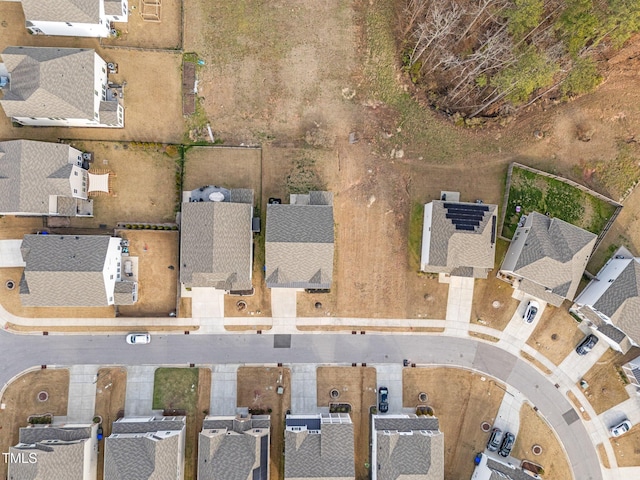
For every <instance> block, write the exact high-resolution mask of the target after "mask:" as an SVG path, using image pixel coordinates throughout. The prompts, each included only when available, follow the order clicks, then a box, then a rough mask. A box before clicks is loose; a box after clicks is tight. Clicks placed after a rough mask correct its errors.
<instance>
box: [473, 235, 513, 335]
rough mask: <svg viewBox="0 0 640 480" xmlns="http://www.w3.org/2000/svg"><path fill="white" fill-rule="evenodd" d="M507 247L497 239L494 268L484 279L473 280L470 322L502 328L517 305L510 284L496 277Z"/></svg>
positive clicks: (506, 243) (505, 243)
mask: <svg viewBox="0 0 640 480" xmlns="http://www.w3.org/2000/svg"><path fill="white" fill-rule="evenodd" d="M507 248H509V244H508V242H506V241H504V240H498V242H497V244H496V263H495V268H494V269H493V270H491V272H489V276H488V277H487V279H486V280H484V279H481V280H476V282H475V285H474V289H473V305H472V307H471V323H478V324H480V325H486V326H488V327H491V328H495V329H497V330H504V329H505V327H506V326H507V325H508V324H509V321H510V320H511V317H513V314H514V312H515V311H516V308H517V307H518V303H519V302H518V301H517V300H515V299H514V298H512V297H511V295H512V294H513V288H512V287H511V285H509V284H508V283H506V282H503V281H502V280H499V279H498V278H497V277H496V273H498V269H499V268H500V265H501V264H502V260H503V259H504V255H505V254H506V253H507Z"/></svg>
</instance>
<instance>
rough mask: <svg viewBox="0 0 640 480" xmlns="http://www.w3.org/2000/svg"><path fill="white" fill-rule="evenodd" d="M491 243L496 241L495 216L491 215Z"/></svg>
mask: <svg viewBox="0 0 640 480" xmlns="http://www.w3.org/2000/svg"><path fill="white" fill-rule="evenodd" d="M491 243H492V244H494V243H496V217H495V216H493V217H491Z"/></svg>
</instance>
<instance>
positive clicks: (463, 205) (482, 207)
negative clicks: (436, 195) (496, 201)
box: [444, 203, 489, 212]
mask: <svg viewBox="0 0 640 480" xmlns="http://www.w3.org/2000/svg"><path fill="white" fill-rule="evenodd" d="M444 208H446V209H449V208H461V209H465V210H475V211H476V212H488V211H489V207H488V206H487V205H476V204H471V203H469V204H467V203H445V204H444Z"/></svg>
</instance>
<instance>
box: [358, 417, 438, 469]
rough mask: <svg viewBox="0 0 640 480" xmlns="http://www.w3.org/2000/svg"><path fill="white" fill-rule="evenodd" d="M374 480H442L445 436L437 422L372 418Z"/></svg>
mask: <svg viewBox="0 0 640 480" xmlns="http://www.w3.org/2000/svg"><path fill="white" fill-rule="evenodd" d="M371 465H372V467H371V480H402V479H404V478H411V479H412V480H443V479H444V435H443V433H442V432H441V431H440V430H439V423H438V419H437V418H435V417H423V416H420V417H419V416H417V415H414V414H412V415H372V416H371Z"/></svg>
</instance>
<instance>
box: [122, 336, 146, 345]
mask: <svg viewBox="0 0 640 480" xmlns="http://www.w3.org/2000/svg"><path fill="white" fill-rule="evenodd" d="M127 343H128V344H129V345H144V344H146V343H151V335H149V334H148V333H130V334H129V335H127Z"/></svg>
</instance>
